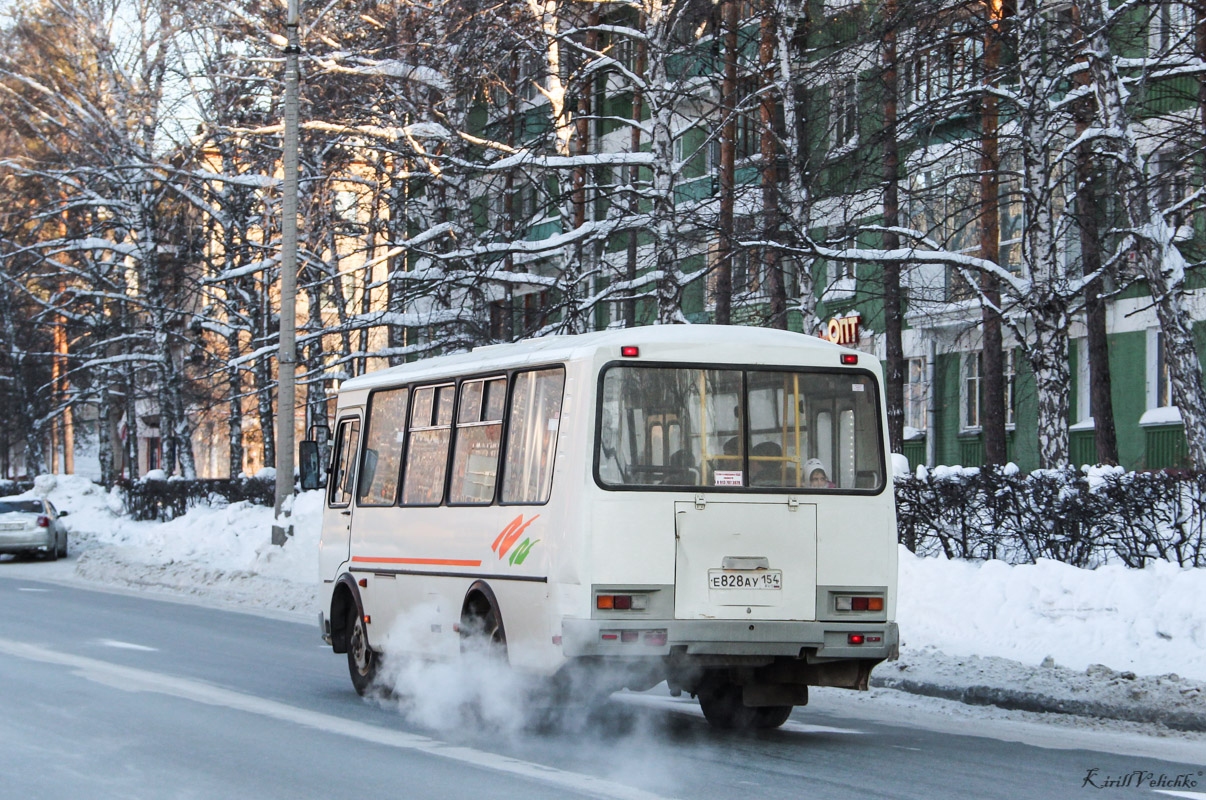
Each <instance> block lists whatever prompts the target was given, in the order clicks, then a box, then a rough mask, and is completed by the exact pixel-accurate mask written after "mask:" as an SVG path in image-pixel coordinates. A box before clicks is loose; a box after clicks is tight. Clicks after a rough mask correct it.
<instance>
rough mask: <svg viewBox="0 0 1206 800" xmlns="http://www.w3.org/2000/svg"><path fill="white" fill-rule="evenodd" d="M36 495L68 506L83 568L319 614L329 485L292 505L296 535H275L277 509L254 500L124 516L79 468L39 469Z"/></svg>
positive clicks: (102, 576) (235, 601) (119, 580)
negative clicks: (147, 517)
mask: <svg viewBox="0 0 1206 800" xmlns="http://www.w3.org/2000/svg"><path fill="white" fill-rule="evenodd" d="M27 496H31V497H32V496H46V497H49V499H50V501H51V502H52V503H54V504H55V506H56V507H58V508H59V509H61V510H66V511H68V512H69V513H68V516H67V517H65V518H64V519H63V523H64V524H65V525H66V526H67V529H68V531H69V532H70V534H71V549H72V550H73V551H77V552H78V553H79V557H78V561H77V563H76V575H77V576H78V577H80V578H82V579H84V580H87V581H92V582H96V583H106V584H117V585H124V586H136V587H141V588H150V589H157V590H165V591H171V592H177V593H185V594H189V595H193V596H206V597H209V598H211V599H214V600H218V601H219V602H222V603H225V604H228V605H251V606H254V607H258V608H266V609H274V610H282V611H299V612H302V611H304V612H306V614H307V615H309V614H310V613H317V605H316V597H317V585H316V584H317V576H318V538H319V533H320V531H321V526H322V499H323V498H322V492H318V491H315V492H304V493H302V494H301V495H300V496H298V498H297V499H296V501H295V503H294V507H293V516H292V521H293V527H294V535H293V537H292V538H291V539H290V540H289V541H288V542H287V543H286V544H285V546H284V547H277V546H275V545H273V544H272V526H273V524H274V522H275V518H274V515H273V510H272V509H271V508H268V507H265V506H259V505H253V504H251V503H247V502H236V503H229V504H223V503H219V504H215V505H200V506H196V507H194V508H191V509H189V510H188V512H187V513H186V514H184V515H183V516H181V517H178V518H176V519H173V520H171V521H169V522H155V521H150V522H138V521H134V520H131V519H129V518H128V517H126V516H123V515H122V512H123V508H122V504H121V493H120V492H119V491H118V490H116V489H115V490H113V491H112V492H106V491H105V490H104V489H102V488H101V487H99V486H97V485H96V484H94V483H92V482H91V481H88V480H85V479H83V478H79V477H76V476H70V475H58V476H53V475H45V476H39V477H38V479H37V481H36V482H35V487H34V489H33V490H31V491H30V492H28V493H27Z"/></svg>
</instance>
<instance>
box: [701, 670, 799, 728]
mask: <svg viewBox="0 0 1206 800" xmlns="http://www.w3.org/2000/svg"><path fill="white" fill-rule="evenodd" d="M699 707H700V708H701V709H702V710H703V715H704V719H706V720H707V721H708V724H709V725H711V726H712V727H714V728H720V729H721V730H730V731H734V730H735V731H749V730H767V729H770V728H778V727H779V726H780V725H782V724H783V723H784V722H787V718H788V717H790V716H791V710H792V706H759V707H757V708H751V707H749V706H747V705H745V703H743V702H742V700H741V687H740V686H738V685H737V684H735V683H727V682H726V683H716V684H713V685H711V686H706V687H704V688H703V689H702V690H701V691H700V692H699Z"/></svg>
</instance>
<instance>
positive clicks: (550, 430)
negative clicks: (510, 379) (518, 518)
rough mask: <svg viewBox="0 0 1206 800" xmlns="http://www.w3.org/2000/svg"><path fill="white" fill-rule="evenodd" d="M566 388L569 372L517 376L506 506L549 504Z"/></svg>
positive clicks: (505, 482) (546, 371) (505, 478)
mask: <svg viewBox="0 0 1206 800" xmlns="http://www.w3.org/2000/svg"><path fill="white" fill-rule="evenodd" d="M564 388H565V370H563V369H560V368H558V369H543V370H538V371H534V372H520V373H518V374H517V375H516V376H515V388H514V390H512V392H511V416H510V421H509V423H508V428H507V457H506V461H505V464H506V470H505V471H504V472H503V491H502V499H503V502H504V503H546V502H548V499H549V493H550V492H551V490H552V487H553V457H554V455H555V453H556V452H557V433H558V429H559V428H560V426H561V395H562V392H563V390H564Z"/></svg>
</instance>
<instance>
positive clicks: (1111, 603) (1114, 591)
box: [896, 547, 1206, 680]
mask: <svg viewBox="0 0 1206 800" xmlns="http://www.w3.org/2000/svg"><path fill="white" fill-rule="evenodd" d="M1202 597H1206V570H1204V569H1188V568H1185V569H1183V568H1180V567H1177V566H1174V565H1172V564H1169V563H1168V562H1155V563H1153V564H1151V565H1149V566H1148V567H1147V568H1145V569H1141V570H1137V569H1127V568H1125V567H1123V566H1121V565H1107V566H1103V567H1099V568H1098V569H1095V570H1087V569H1079V568H1077V567H1072V566H1069V565H1067V564H1061V563H1059V562H1056V561H1050V560H1046V559H1042V560H1040V561H1039V562H1038V563H1037V564H1022V565H1017V566H1010V565H1008V564H1005V563H1004V562H1001V561H986V562H983V563H976V562H970V561H950V560H947V559H945V558H919V557H917V556H914V555H913V554H912V553H910V552H909V551H908V550H906V549H904V548H903V547H902V548H901V549H900V598H899V603H898V606H897V613H896V618H897V620H898V621H899V623H900V632H901V639H902V650H909V649H923V648H933V649H936V650H940V651H942V652H944V653H947V654H950V655H957V656H999V657H1002V658H1008V659H1013V660H1015V661H1019V662H1021V663H1023V664H1031V665H1039V664H1041V663H1042V662H1043V661H1044V660H1045V659H1048V658H1050V659H1054V661H1055V663H1057V664H1059V665H1062V666H1066V667H1070V668H1073V669H1078V670H1084V669H1086V668H1087V667H1089V666H1090V665H1091V664H1105V665H1108V666H1109V667H1111V668H1113V669H1115V670H1122V671H1131V672H1135V673H1138V674H1140V675H1160V674H1164V673H1169V672H1174V673H1178V674H1180V675H1183V676H1189V677H1193V678H1195V679H1199V680H1206V603H1204V602H1202V601H1201V598H1202Z"/></svg>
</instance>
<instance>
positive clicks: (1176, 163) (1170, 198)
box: [1152, 150, 1193, 238]
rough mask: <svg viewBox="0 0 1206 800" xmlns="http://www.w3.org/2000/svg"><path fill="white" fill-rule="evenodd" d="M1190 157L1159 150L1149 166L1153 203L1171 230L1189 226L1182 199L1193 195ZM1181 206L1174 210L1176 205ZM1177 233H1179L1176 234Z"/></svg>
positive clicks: (1189, 234)
mask: <svg viewBox="0 0 1206 800" xmlns="http://www.w3.org/2000/svg"><path fill="white" fill-rule="evenodd" d="M1190 163H1192V160H1191V158H1190V157H1188V156H1186V155H1185V154H1183V153H1178V152H1176V151H1174V150H1161V151H1160V152H1158V153H1156V155H1155V156H1154V158H1153V164H1152V188H1153V191H1152V200H1153V202H1154V203H1155V204H1156V207H1157V208H1158V209H1160V211H1162V212H1163V213H1164V215H1165V219H1167V220H1168V224H1169V225H1171V226H1172V227H1173V229H1174V230H1176V229H1179V228H1181V227H1182V226H1185V225H1187V224H1188V221H1189V220H1188V216H1187V214H1186V211H1187V206H1188V205H1189V204H1187V203H1185V200H1186V199H1187V198H1188V197H1189V196H1190V194H1191V193H1192V192H1193V184H1192V181H1191V178H1190V172H1189V169H1188V164H1190ZM1183 203H1185V204H1184V205H1181V207H1179V208H1176V206H1178V205H1179V204H1183ZM1178 233H1180V232H1179V231H1178ZM1184 233H1185V238H1188V237H1189V236H1192V234H1193V232H1192V230H1188V231H1185V232H1184Z"/></svg>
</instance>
